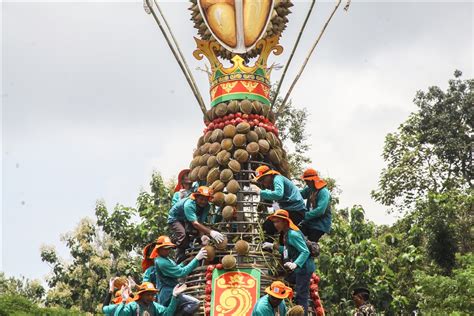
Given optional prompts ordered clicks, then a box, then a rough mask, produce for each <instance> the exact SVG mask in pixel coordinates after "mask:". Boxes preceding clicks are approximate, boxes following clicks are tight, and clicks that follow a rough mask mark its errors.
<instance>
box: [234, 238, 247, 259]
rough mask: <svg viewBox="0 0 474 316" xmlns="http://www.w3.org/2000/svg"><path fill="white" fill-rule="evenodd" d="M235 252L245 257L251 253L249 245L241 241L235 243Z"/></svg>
mask: <svg viewBox="0 0 474 316" xmlns="http://www.w3.org/2000/svg"><path fill="white" fill-rule="evenodd" d="M235 252H237V253H238V254H239V255H241V256H243V255H246V254H247V253H248V252H249V243H248V242H246V241H245V240H243V239H241V240H239V241H237V242H236V243H235Z"/></svg>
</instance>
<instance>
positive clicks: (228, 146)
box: [221, 134, 235, 151]
mask: <svg viewBox="0 0 474 316" xmlns="http://www.w3.org/2000/svg"><path fill="white" fill-rule="evenodd" d="M234 136H235V134H234ZM232 137H233V136H232ZM232 141H233V139H232V138H224V139H223V140H222V141H221V148H222V150H225V151H231V150H232V149H233V148H234V143H233V142H232Z"/></svg>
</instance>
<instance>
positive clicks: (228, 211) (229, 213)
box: [222, 205, 235, 221]
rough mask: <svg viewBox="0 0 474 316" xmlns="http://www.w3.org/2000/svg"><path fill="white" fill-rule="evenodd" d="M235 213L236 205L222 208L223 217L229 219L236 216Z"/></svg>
mask: <svg viewBox="0 0 474 316" xmlns="http://www.w3.org/2000/svg"><path fill="white" fill-rule="evenodd" d="M234 214H235V209H234V207H232V206H230V205H227V206H226V207H224V208H223V209H222V217H223V218H224V219H225V220H226V221H229V220H231V219H232V218H233V217H234Z"/></svg>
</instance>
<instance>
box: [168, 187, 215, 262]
mask: <svg viewBox="0 0 474 316" xmlns="http://www.w3.org/2000/svg"><path fill="white" fill-rule="evenodd" d="M211 197H212V190H211V189H210V188H209V187H206V186H200V187H199V188H198V189H197V191H196V192H194V193H192V194H191V196H190V197H187V198H184V199H182V200H180V201H179V202H178V203H176V204H175V205H174V206H173V207H172V208H171V210H170V211H169V213H168V227H169V230H170V232H171V239H172V240H173V243H174V244H176V246H177V254H176V255H177V256H176V261H177V262H181V261H183V260H184V259H185V258H186V255H185V251H186V248H188V246H189V237H188V233H190V231H191V230H190V229H188V230H186V226H187V224H189V225H191V226H192V228H193V229H195V230H197V231H198V232H199V234H200V235H201V239H202V240H203V242H204V240H205V239H207V240H208V239H209V238H208V237H207V236H206V235H210V236H211V237H212V238H213V239H214V240H215V241H216V242H218V243H220V242H222V241H223V240H224V235H222V234H221V233H219V232H217V231H215V230H211V229H210V228H208V227H206V226H205V225H204V224H202V223H204V222H207V215H208V213H209V209H210V204H209V200H210V199H211ZM204 236H205V237H204Z"/></svg>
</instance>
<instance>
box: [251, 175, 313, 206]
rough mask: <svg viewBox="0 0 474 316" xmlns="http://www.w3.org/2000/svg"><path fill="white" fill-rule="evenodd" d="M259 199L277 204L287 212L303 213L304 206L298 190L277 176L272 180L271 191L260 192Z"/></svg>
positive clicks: (283, 178) (285, 179)
mask: <svg viewBox="0 0 474 316" xmlns="http://www.w3.org/2000/svg"><path fill="white" fill-rule="evenodd" d="M260 197H261V198H262V199H265V200H271V201H276V202H278V205H280V208H281V209H284V210H287V211H288V212H291V211H305V204H304V200H303V197H302V196H301V194H300V190H299V189H298V188H297V187H296V185H295V184H294V183H293V182H291V181H290V180H289V179H287V178H285V177H284V176H282V175H279V174H277V175H276V176H275V177H274V178H273V191H272V190H261V191H260Z"/></svg>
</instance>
